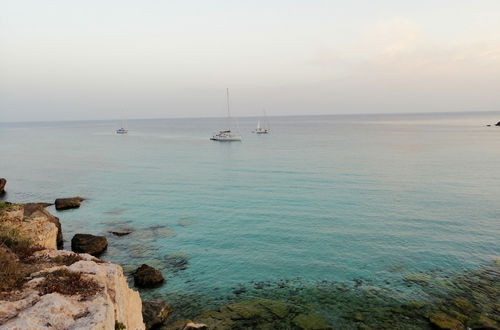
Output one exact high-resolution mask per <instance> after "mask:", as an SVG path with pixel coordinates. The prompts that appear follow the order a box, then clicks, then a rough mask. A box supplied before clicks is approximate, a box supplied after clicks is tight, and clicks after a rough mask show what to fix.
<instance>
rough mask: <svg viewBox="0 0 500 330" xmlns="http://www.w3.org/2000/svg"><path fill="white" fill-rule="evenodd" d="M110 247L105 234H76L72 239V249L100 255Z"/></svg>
mask: <svg viewBox="0 0 500 330" xmlns="http://www.w3.org/2000/svg"><path fill="white" fill-rule="evenodd" d="M107 247H108V240H107V239H106V237H104V236H94V235H90V234H76V235H75V236H73V238H72V239H71V250H73V251H74V252H82V253H88V254H91V255H93V256H98V255H100V254H101V253H103V252H104V251H105V250H106V248H107Z"/></svg>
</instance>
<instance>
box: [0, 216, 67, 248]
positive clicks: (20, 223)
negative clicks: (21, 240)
mask: <svg viewBox="0 0 500 330" xmlns="http://www.w3.org/2000/svg"><path fill="white" fill-rule="evenodd" d="M24 214H25V213H24V206H16V207H14V208H13V209H12V210H10V211H7V212H4V213H3V214H2V223H3V224H4V225H7V226H9V227H11V228H14V229H16V230H18V231H19V233H20V235H21V236H22V237H25V238H27V239H29V240H30V241H31V243H32V244H33V245H35V246H39V247H42V248H46V249H56V248H57V242H58V236H59V235H61V236H60V238H61V240H62V233H61V232H60V230H59V229H58V223H59V219H57V218H56V217H54V216H53V215H51V214H50V213H49V212H48V211H45V210H43V209H42V210H41V211H40V210H37V211H35V212H31V213H30V211H28V214H29V216H25V215H24ZM59 226H60V224H59Z"/></svg>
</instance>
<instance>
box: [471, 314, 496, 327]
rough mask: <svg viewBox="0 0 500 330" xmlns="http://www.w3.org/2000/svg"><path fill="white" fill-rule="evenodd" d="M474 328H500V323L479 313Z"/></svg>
mask: <svg viewBox="0 0 500 330" xmlns="http://www.w3.org/2000/svg"><path fill="white" fill-rule="evenodd" d="M472 328H473V329H481V330H497V329H500V324H498V323H497V322H496V321H494V320H492V319H490V318H489V317H487V316H485V315H479V317H478V318H477V320H475V321H474V322H473V324H472Z"/></svg>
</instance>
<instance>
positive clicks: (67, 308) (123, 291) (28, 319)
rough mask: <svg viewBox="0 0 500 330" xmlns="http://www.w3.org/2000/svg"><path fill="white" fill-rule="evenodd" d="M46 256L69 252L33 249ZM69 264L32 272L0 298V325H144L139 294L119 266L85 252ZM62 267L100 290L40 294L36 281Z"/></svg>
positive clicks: (101, 327)
mask: <svg viewBox="0 0 500 330" xmlns="http://www.w3.org/2000/svg"><path fill="white" fill-rule="evenodd" d="M37 254H38V255H40V254H44V255H47V257H50V258H56V257H60V256H65V255H67V254H72V253H71V252H69V251H62V250H59V251H58V250H44V251H39V252H37ZM79 256H80V257H81V258H82V259H83V260H80V261H78V262H75V263H74V264H72V265H70V266H55V267H51V268H46V269H43V270H42V271H41V272H38V273H35V274H33V279H31V280H30V281H29V282H28V283H26V285H25V286H24V287H23V290H22V292H19V293H17V294H16V295H12V296H11V297H9V298H7V300H5V301H2V300H0V324H1V326H0V329H114V328H115V324H118V323H121V324H123V325H124V326H125V327H126V328H127V329H140V330H141V329H144V323H143V320H142V313H141V298H140V296H139V293H138V292H137V291H134V290H131V289H130V288H129V287H128V285H127V280H126V278H125V276H124V275H123V272H122V270H121V267H120V266H118V265H114V264H111V263H100V262H95V261H96V259H95V258H93V257H91V256H90V255H88V254H80V255H79ZM61 270H66V271H69V272H77V273H80V274H81V276H82V277H83V278H85V279H86V280H92V281H95V282H97V284H98V286H99V288H100V290H99V291H98V292H97V293H96V294H95V295H93V296H92V297H89V298H87V299H82V297H81V296H80V295H64V294H60V293H55V292H54V293H48V294H45V295H43V294H41V292H40V291H39V289H38V284H39V283H41V282H42V281H43V280H44V277H45V276H47V274H49V273H52V272H54V271H61Z"/></svg>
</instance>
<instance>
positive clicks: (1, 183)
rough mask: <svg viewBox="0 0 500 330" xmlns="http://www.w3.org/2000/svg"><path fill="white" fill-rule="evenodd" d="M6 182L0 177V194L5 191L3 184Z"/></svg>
mask: <svg viewBox="0 0 500 330" xmlns="http://www.w3.org/2000/svg"><path fill="white" fill-rule="evenodd" d="M6 184H7V180H6V179H4V178H0V195H2V194H3V193H5V185H6Z"/></svg>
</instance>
